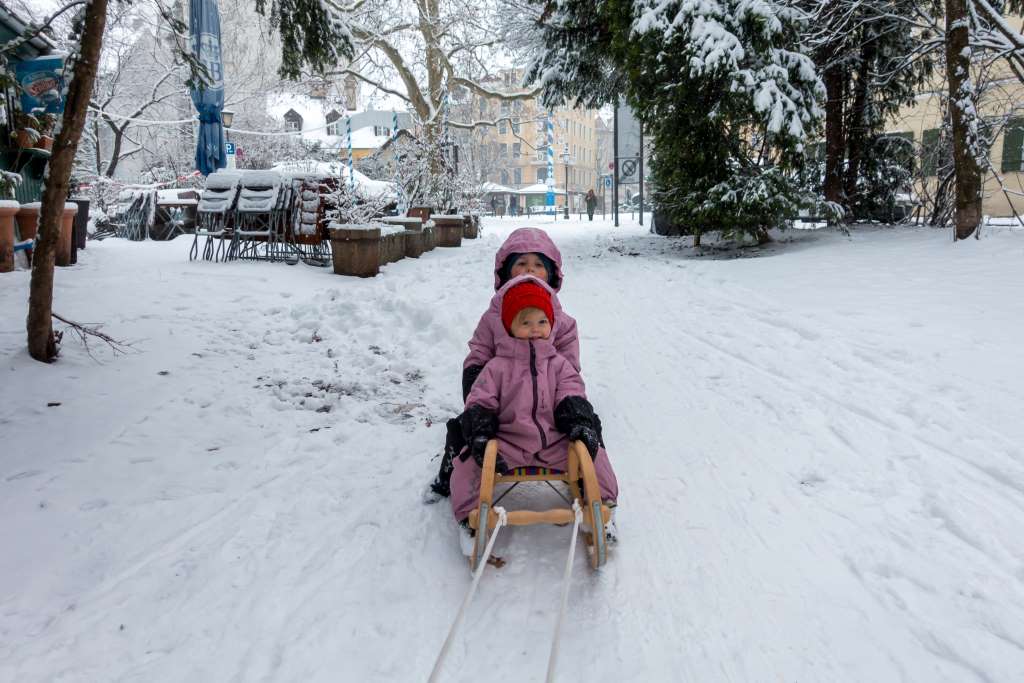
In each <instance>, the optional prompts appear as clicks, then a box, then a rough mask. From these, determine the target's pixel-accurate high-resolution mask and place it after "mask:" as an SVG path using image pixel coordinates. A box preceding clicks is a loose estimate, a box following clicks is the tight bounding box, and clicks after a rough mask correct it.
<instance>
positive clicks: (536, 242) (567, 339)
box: [462, 228, 580, 371]
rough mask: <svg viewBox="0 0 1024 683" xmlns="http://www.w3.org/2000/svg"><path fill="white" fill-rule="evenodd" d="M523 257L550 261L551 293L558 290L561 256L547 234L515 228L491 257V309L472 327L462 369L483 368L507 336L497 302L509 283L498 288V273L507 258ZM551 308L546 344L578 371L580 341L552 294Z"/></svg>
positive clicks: (560, 281) (572, 321) (499, 278)
mask: <svg viewBox="0 0 1024 683" xmlns="http://www.w3.org/2000/svg"><path fill="white" fill-rule="evenodd" d="M526 253H536V254H544V255H545V256H547V257H548V258H549V259H551V261H552V262H554V264H555V274H556V275H557V282H558V285H559V286H558V287H557V288H556V289H555V291H558V289H560V288H561V284H562V254H561V253H560V252H559V251H558V247H556V246H555V243H554V242H552V241H551V238H550V237H548V234H547V233H546V232H544V231H543V230H541V229H540V228H519V229H518V230H516V231H514V232H513V233H512V234H511V235H509V236H508V239H506V240H505V242H504V243H503V244H502V245H501V247H500V248H499V249H498V253H497V254H496V255H495V256H494V289H495V290H497V293H496V294H495V295H494V298H492V299H491V305H490V306H488V307H487V310H486V311H484V314H483V315H482V316H480V322H478V323H477V325H476V331H475V332H473V338H472V339H470V340H469V355H468V356H466V360H465V361H463V363H462V367H463V369H465V368H468V367H470V366H472V365H485V364H486V363H487V361H489V360H490V359H491V358H494V354H495V352H496V347H497V340H499V339H502V338H504V337H507V336H508V332H506V331H505V327H504V325H502V324H501V299H502V295H503V293H504V291H505V290H506V289H508V286H509V285H510V284H512V282H511V281H509V282H508V283H506V284H505V286H504V287H502V286H501V275H500V271H501V268H502V266H503V265H504V264H505V260H506V259H507V258H508V257H509V256H510V255H511V254H526ZM545 284H547V283H545ZM551 306H552V307H553V308H554V309H555V324H554V326H553V327H552V328H551V336H550V337H548V340H549V341H550V342H551V343H552V344H554V346H555V350H556V351H558V353H559V355H561V356H562V357H563V358H565V359H566V360H567V361H569V362H570V363H571V364H572V367H573V368H575V369H576V370H577V371H579V369H580V341H579V336H578V335H577V332H576V321H575V320H573V318H572V317H571V316H570V315H569V314H568V313H566V312H565V311H564V310H562V305H561V304H560V303H559V302H558V297H557V296H555V295H554V294H552V296H551Z"/></svg>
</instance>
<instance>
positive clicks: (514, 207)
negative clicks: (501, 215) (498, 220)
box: [508, 196, 519, 216]
mask: <svg viewBox="0 0 1024 683" xmlns="http://www.w3.org/2000/svg"><path fill="white" fill-rule="evenodd" d="M518 212H519V202H518V201H516V198H515V197H514V196H512V197H509V198H508V215H509V216H515V215H516V214H517V213H518Z"/></svg>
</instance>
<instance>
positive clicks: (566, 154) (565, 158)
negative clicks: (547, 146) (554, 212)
mask: <svg viewBox="0 0 1024 683" xmlns="http://www.w3.org/2000/svg"><path fill="white" fill-rule="evenodd" d="M569 159H570V157H569V145H568V143H566V145H565V147H563V148H562V163H563V164H565V220H569Z"/></svg>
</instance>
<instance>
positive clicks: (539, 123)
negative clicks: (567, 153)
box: [537, 119, 547, 133]
mask: <svg viewBox="0 0 1024 683" xmlns="http://www.w3.org/2000/svg"><path fill="white" fill-rule="evenodd" d="M546 129H547V127H546V126H545V123H544V119H537V132H538V133H543V132H544V131H545V130H546Z"/></svg>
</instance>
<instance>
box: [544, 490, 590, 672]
mask: <svg viewBox="0 0 1024 683" xmlns="http://www.w3.org/2000/svg"><path fill="white" fill-rule="evenodd" d="M572 509H573V512H575V513H576V514H575V518H576V519H575V521H574V522H573V524H572V542H571V543H570V545H569V557H568V558H567V559H566V561H565V574H564V575H563V576H562V606H561V608H559V610H558V621H557V622H555V637H554V639H553V640H552V641H551V656H550V657H548V677H547V679H545V680H547V683H552V682H553V681H554V680H555V664H556V663H557V661H558V645H559V643H560V641H561V639H562V622H563V621H564V620H565V608H566V607H567V606H568V604H569V579H571V578H572V563H573V560H574V559H575V558H576V535H577V534H578V533H579V530H580V522H582V521H583V509H582V508H581V507H580V501H579V499H576V500H574V501H573V502H572Z"/></svg>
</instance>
